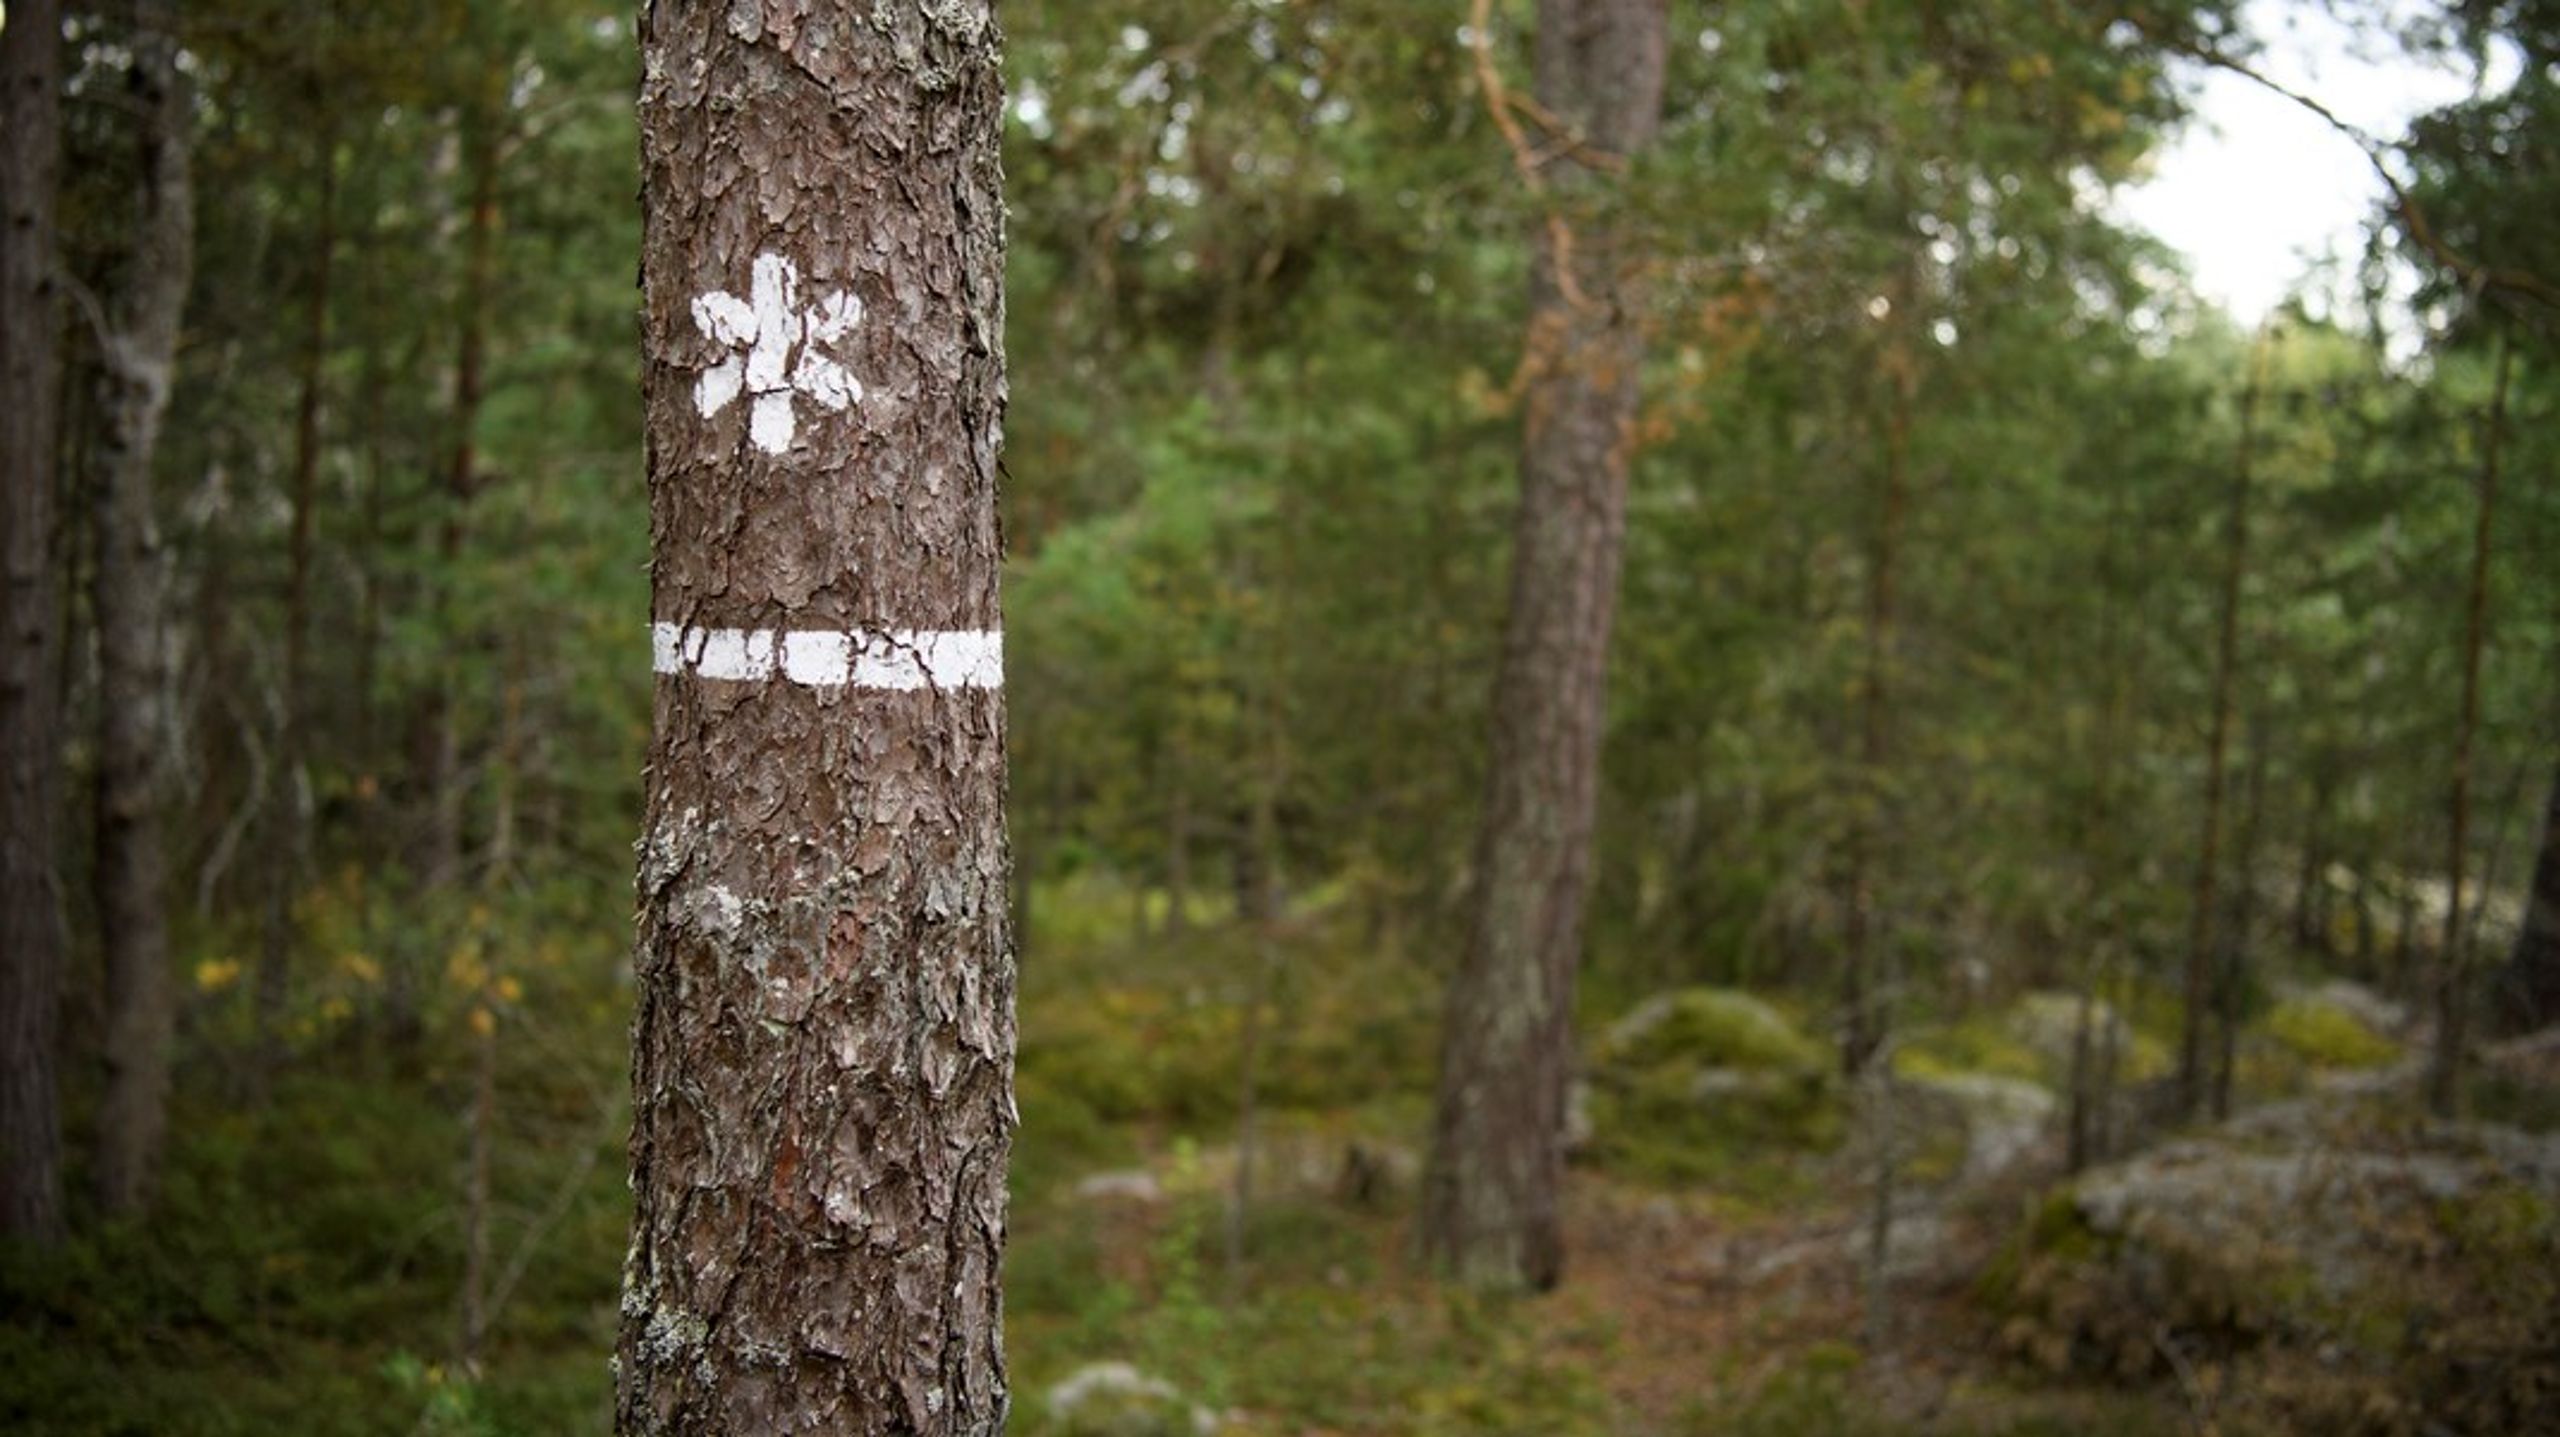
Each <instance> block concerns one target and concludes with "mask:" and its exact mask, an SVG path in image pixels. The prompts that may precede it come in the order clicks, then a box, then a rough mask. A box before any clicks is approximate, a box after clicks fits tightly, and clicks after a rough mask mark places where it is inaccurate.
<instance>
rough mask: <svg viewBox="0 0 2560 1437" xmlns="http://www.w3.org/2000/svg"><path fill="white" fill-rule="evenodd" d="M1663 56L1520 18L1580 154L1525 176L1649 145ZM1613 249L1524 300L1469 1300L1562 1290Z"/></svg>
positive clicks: (1594, 226) (1466, 1237)
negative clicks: (1476, 1295) (1522, 404)
mask: <svg viewBox="0 0 2560 1437" xmlns="http://www.w3.org/2000/svg"><path fill="white" fill-rule="evenodd" d="M1666 43H1667V42H1666V31H1665V20H1664V7H1663V3H1662V0H1540V4H1539V6H1538V36H1537V52H1536V53H1537V60H1536V90H1537V99H1538V102H1539V104H1540V105H1541V106H1542V107H1543V108H1544V109H1545V110H1546V111H1547V113H1548V114H1550V115H1553V116H1555V117H1556V118H1557V119H1558V121H1559V122H1560V123H1561V124H1563V125H1564V126H1566V127H1567V128H1569V129H1570V130H1571V131H1573V132H1574V133H1575V134H1576V135H1577V136H1578V137H1579V140H1580V142H1581V143H1580V144H1579V145H1578V146H1576V147H1574V148H1572V149H1570V150H1567V151H1565V152H1564V153H1562V154H1558V155H1556V156H1554V157H1553V158H1552V159H1550V160H1548V161H1547V162H1546V164H1545V170H1544V171H1543V173H1544V174H1545V175H1547V176H1548V177H1550V178H1551V179H1552V180H1553V181H1554V182H1555V183H1557V184H1559V185H1562V186H1566V187H1569V188H1571V189H1573V190H1587V189H1589V188H1591V186H1590V185H1589V183H1588V182H1589V181H1590V180H1591V179H1592V178H1593V171H1592V170H1591V168H1589V165H1590V163H1591V162H1593V161H1605V160H1606V158H1607V157H1613V156H1624V155H1627V154H1629V153H1632V152H1633V151H1635V150H1637V149H1640V148H1641V147H1643V146H1644V145H1645V144H1646V143H1647V142H1648V141H1650V140H1651V139H1652V137H1653V134H1654V131H1655V130H1656V128H1657V127H1658V126H1659V124H1660V121H1661V102H1662V78H1663V68H1664V63H1665V59H1666V53H1667V52H1666ZM1525 162H1526V161H1525V160H1524V163H1525ZM1604 167H1607V166H1605V164H1604ZM1532 173H1540V172H1538V171H1532ZM1624 249H1625V245H1624V243H1623V242H1622V241H1621V240H1620V239H1619V238H1618V236H1616V235H1615V234H1613V233H1612V232H1611V229H1610V227H1609V226H1608V225H1607V224H1606V223H1605V222H1604V223H1590V224H1584V225H1582V226H1580V228H1579V230H1578V231H1577V230H1576V229H1575V228H1573V227H1569V226H1568V225H1567V224H1566V223H1565V221H1564V220H1563V218H1562V211H1561V210H1559V211H1558V212H1557V218H1556V219H1555V220H1554V221H1553V222H1551V223H1550V224H1549V226H1548V227H1547V229H1546V231H1545V234H1544V236H1543V238H1542V241H1541V244H1540V249H1539V253H1538V259H1537V265H1536V269H1535V272H1534V275H1533V278H1532V281H1531V286H1530V324H1529V341H1528V343H1529V357H1528V360H1527V364H1528V367H1529V373H1528V376H1527V378H1528V384H1527V390H1526V404H1527V414H1526V417H1525V426H1524V427H1525V434H1524V437H1523V442H1522V451H1521V466H1520V510H1519V517H1518V520H1517V524H1516V528H1515V535H1514V549H1513V553H1512V570H1511V609H1510V617H1509V620H1508V622H1507V624H1506V626H1505V630H1504V634H1503V645H1502V660H1501V667H1500V669H1499V671H1498V674H1497V676H1496V679H1495V685H1494V700H1493V702H1494V715H1493V744H1492V753H1491V771H1490V773H1489V775H1488V786H1487V793H1486V797H1485V807H1484V818H1483V827H1482V829H1481V831H1480V832H1479V835H1478V839H1477V847H1476V858H1475V872H1474V881H1473V883H1474V886H1473V890H1472V893H1473V897H1472V908H1473V911H1472V913H1471V915H1470V924H1469V930H1468V937H1467V941H1466V948H1465V952H1464V956H1463V959H1462V961H1461V964H1460V967H1459V969H1458V972H1457V974H1456V976H1455V977H1454V979H1453V981H1452V983H1451V987H1450V991H1449V998H1448V1009H1447V1015H1446V1018H1445V1019H1444V1027H1443V1030H1442V1047H1441V1060H1440V1081H1439V1100H1438V1111H1437V1117H1436V1120H1435V1125H1434V1129H1433V1145H1432V1156H1431V1168H1430V1173H1429V1177H1428V1179H1427V1183H1426V1187H1425V1191H1424V1195H1423V1202H1424V1207H1423V1212H1422V1223H1423V1234H1422V1235H1423V1245H1424V1249H1425V1251H1426V1252H1427V1253H1428V1254H1429V1255H1430V1256H1431V1257H1432V1259H1433V1260H1434V1261H1436V1262H1438V1263H1439V1264H1441V1265H1442V1266H1443V1267H1444V1268H1445V1269H1446V1270H1447V1271H1448V1272H1449V1273H1450V1274H1451V1275H1452V1276H1454V1277H1456V1278H1458V1279H1459V1280H1461V1281H1464V1282H1469V1283H1474V1284H1482V1285H1490V1286H1506V1287H1507V1286H1527V1287H1532V1288H1545V1287H1550V1286H1552V1285H1554V1283H1555V1282H1556V1280H1557V1278H1558V1277H1559V1276H1560V1275H1561V1273H1562V1270H1563V1261H1564V1251H1563V1233H1562V1225H1561V1220H1560V1214H1559V1210H1558V1198H1559V1188H1560V1186H1561V1183H1562V1178H1563V1167H1564V1116H1565V1090H1566V1083H1567V1079H1568V1077H1569V1073H1568V1068H1569V1065H1570V1062H1571V1057H1572V1053H1571V1048H1572V1028H1571V1022H1572V1010H1573V985H1574V972H1575V969H1576V967H1577V966H1578V965H1579V963H1580V961H1581V950H1582V920H1583V908H1584V902H1585V899H1586V896H1587V894H1588V890H1589V882H1590V870H1591V832H1592V816H1593V809H1594V806H1595V803H1596V800H1597V791H1598V778H1599V768H1600V738H1601V727H1602V721H1603V719H1604V717H1605V716H1606V708H1607V672H1608V657H1609V628H1610V622H1611V618H1612V616H1613V615H1614V613H1615V610H1616V606H1617V597H1618V567H1619V559H1620V554H1621V551H1622V548H1623V544H1624V538H1625V530H1626V491H1627V469H1628V465H1629V463H1630V461H1631V460H1632V458H1633V456H1634V451H1635V447H1636V417H1637V401H1638V396H1639V381H1640V377H1641V376H1640V372H1639V371H1640V367H1641V364H1642V360H1643V342H1642V335H1641V326H1640V324H1639V322H1638V318H1637V316H1636V314H1635V313H1634V296H1633V294H1632V293H1631V292H1630V290H1631V286H1630V284H1629V283H1628V281H1627V280H1626V279H1625V278H1624V276H1623V275H1622V274H1621V271H1622V269H1623V268H1624V267H1625V264H1626V260H1627V256H1626V255H1625V253H1624V252H1623V251H1624Z"/></svg>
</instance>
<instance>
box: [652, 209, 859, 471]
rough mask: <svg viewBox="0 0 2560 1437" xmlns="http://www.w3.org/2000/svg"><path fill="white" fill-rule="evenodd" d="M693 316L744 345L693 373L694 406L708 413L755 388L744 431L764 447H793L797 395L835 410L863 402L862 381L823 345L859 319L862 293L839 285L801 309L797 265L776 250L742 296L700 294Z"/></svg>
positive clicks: (760, 263)
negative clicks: (795, 360)
mask: <svg viewBox="0 0 2560 1437" xmlns="http://www.w3.org/2000/svg"><path fill="white" fill-rule="evenodd" d="M693 322H694V324H695V325H696V326H697V327H699V328H700V329H701V330H702V332H703V333H704V334H706V335H708V336H710V338H711V341H712V343H714V344H717V345H719V346H721V347H722V348H724V349H729V350H735V351H739V352H738V353H733V354H730V355H728V356H726V357H725V358H723V359H722V360H721V361H720V362H719V363H717V364H715V365H713V366H711V367H710V368H709V369H707V370H704V371H703V374H702V378H701V379H699V380H697V381H695V383H694V386H693V402H694V405H695V407H696V408H698V409H700V410H701V411H702V414H703V417H704V418H706V419H707V418H709V417H710V416H712V415H714V414H717V413H719V412H720V411H721V410H723V409H726V408H728V407H729V401H731V400H733V399H735V398H737V397H738V395H739V394H740V393H741V392H742V391H743V392H744V393H746V394H748V395H750V396H752V398H753V401H754V407H753V408H751V409H750V410H749V411H748V413H747V436H748V437H749V438H751V439H753V440H754V441H755V445H756V447H757V448H758V449H761V450H763V451H764V452H765V453H767V454H779V453H781V452H782V451H784V450H786V449H788V448H790V447H791V436H792V434H793V433H794V431H796V430H797V428H798V427H799V426H798V424H797V422H796V421H795V420H794V419H793V418H792V413H791V405H792V397H793V396H794V395H798V396H800V397H802V398H805V399H807V400H808V401H809V402H810V403H812V404H815V405H817V406H818V407H819V408H821V409H825V410H830V411H833V412H835V413H838V414H841V413H843V412H844V411H845V410H846V409H848V408H850V407H852V406H853V405H856V404H859V403H861V402H862V381H861V380H859V379H856V378H854V377H853V374H852V372H851V371H849V370H847V369H846V368H845V367H844V366H843V365H842V364H840V363H838V362H836V361H835V360H834V359H831V358H829V357H828V356H827V355H825V354H822V353H820V352H819V351H820V349H821V347H822V346H823V347H828V348H832V347H833V346H834V345H835V343H836V342H837V341H838V340H841V339H843V338H844V337H845V336H846V335H848V334H851V333H852V332H853V327H854V326H855V325H857V324H859V323H861V322H862V301H861V300H858V299H856V298H854V297H853V296H852V295H851V294H848V293H846V292H844V291H843V290H838V291H836V292H835V293H833V294H831V295H828V296H827V297H826V298H824V299H822V300H819V301H817V302H816V303H814V304H812V305H810V306H809V307H808V308H807V309H806V310H803V309H802V308H801V307H800V270H799V267H798V266H796V265H794V264H793V263H792V262H791V261H789V260H787V259H785V258H783V257H782V256H780V255H778V254H760V255H757V256H756V263H755V280H754V283H753V284H752V285H751V286H750V287H749V289H748V293H747V297H746V298H745V299H740V298H739V297H738V296H736V295H734V294H728V293H724V292H722V291H719V290H714V291H712V292H711V293H709V294H705V295H699V296H696V297H695V299H694V301H693ZM794 349H797V350H799V351H800V360H799V363H797V364H794V363H792V361H791V352H792V351H793V350H794Z"/></svg>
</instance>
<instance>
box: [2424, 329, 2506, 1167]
mask: <svg viewBox="0 0 2560 1437" xmlns="http://www.w3.org/2000/svg"><path fill="white" fill-rule="evenodd" d="M2514 362H2515V351H2514V345H2513V341H2512V338H2511V337H2510V335H2509V334H2508V332H2507V330H2506V328H2505V327H2504V326H2501V327H2500V328H2499V330H2498V378H2497V383H2496V385H2495V387H2494V388H2493V390H2492V391H2491V394H2490V398H2489V434H2488V438H2487V440H2486V441H2485V442H2484V443H2483V444H2482V446H2481V451H2480V505H2479V513H2478V519H2477V521H2476V522H2475V523H2474V525H2473V526H2472V531H2471V593H2470V600H2469V603H2468V604H2467V605H2466V606H2465V608H2464V612H2463V625H2462V719H2461V722H2460V724H2459V725H2458V726H2457V727H2456V728H2455V730H2454V741H2453V792H2452V795H2451V800H2450V804H2449V807H2450V808H2451V810H2452V820H2453V821H2452V824H2451V832H2450V834H2449V835H2448V837H2447V841H2446V845H2445V883H2446V894H2445V910H2444V948H2443V951H2442V952H2440V953H2438V954H2437V955H2436V980H2435V1010H2436V1042H2435V1051H2434V1052H2433V1053H2432V1054H2430V1055H2429V1062H2428V1064H2427V1107H2428V1108H2429V1109H2430V1110H2431V1111H2433V1112H2434V1113H2435V1115H2436V1116H2437V1117H2440V1118H2449V1117H2451V1116H2453V1114H2454V1111H2455V1109H2457V1108H2458V1107H2460V1106H2461V1099H2462V1063H2463V1056H2464V1055H2463V1047H2464V1044H2465V1041H2466V1032H2465V1030H2466V1028H2467V1027H2468V1026H2469V1023H2470V1017H2471V982H2470V974H2469V973H2468V972H2467V971H2466V970H2467V969H2468V967H2469V962H2470V956H2471V954H2470V948H2471V934H2470V930H2469V927H2468V926H2467V925H2466V924H2465V922H2464V921H2463V920H2464V919H2465V917H2466V916H2467V915H2465V914H2464V912H2463V911H2462V905H2463V878H2464V876H2465V870H2466V869H2467V868H2468V867H2469V866H2470V854H2471V766H2472V747H2473V739H2474V737H2475V736H2476V735H2477V734H2478V732H2479V729H2480V651H2481V649H2482V647H2483V646H2484V645H2485V643H2486V642H2487V639H2488V634H2489V536H2490V533H2491V527H2492V526H2493V525H2494V524H2495V523H2496V521H2497V513H2498V463H2499V459H2500V457H2501V454H2500V451H2501V450H2502V449H2503V448H2504V446H2505V442H2506V432H2507V378H2508V375H2509V373H2510V371H2511V370H2512V369H2513V368H2514Z"/></svg>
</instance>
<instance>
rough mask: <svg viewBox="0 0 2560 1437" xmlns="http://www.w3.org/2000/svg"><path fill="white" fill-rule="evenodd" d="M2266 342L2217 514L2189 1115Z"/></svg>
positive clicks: (2185, 1110) (2198, 1100)
mask: <svg viewBox="0 0 2560 1437" xmlns="http://www.w3.org/2000/svg"><path fill="white" fill-rule="evenodd" d="M2268 343H2269V341H2268V339H2267V337H2266V336H2264V335H2261V336H2260V337H2259V340H2258V344H2257V353H2256V355H2255V356H2254V357H2253V358H2252V359H2251V361H2250V367H2249V387H2248V389H2247V390H2246V391H2245V392H2243V393H2242V394H2241V396H2240V453H2239V456H2238V459H2237V462H2235V463H2234V464H2233V465H2232V470H2231V486H2230V498H2231V507H2230V510H2229V512H2228V513H2227V514H2226V515H2225V516H2224V519H2223V562H2222V601H2221V606H2220V619H2219V624H2218V629H2217V635H2216V639H2215V644H2214V658H2213V728H2212V736H2211V738H2210V739H2209V740H2208V741H2207V747H2206V753H2205V782H2204V832H2203V835H2202V836H2201V837H2199V838H2198V839H2197V841H2196V878H2195V889H2194V896H2193V898H2192V900H2191V902H2190V908H2189V912H2188V929H2187V974H2186V989H2185V998H2186V1004H2185V1007H2186V1011H2185V1015H2184V1019H2185V1021H2184V1023H2183V1025H2182V1026H2181V1028H2180V1032H2179V1044H2178V1109H2179V1111H2180V1113H2182V1114H2186V1115H2192V1114H2194V1112H2195V1111H2196V1109H2197V1108H2198V1107H2200V1106H2201V1105H2202V1104H2203V1102H2204V1098H2205V1089H2206V1085H2207V1082H2208V1076H2209V1075H2208V1074H2207V1071H2206V1053H2205V1039H2206V1034H2207V1033H2208V1032H2209V1031H2210V1027H2211V1024H2212V1020H2213V969H2214V964H2213V955H2214V947H2213V930H2214V917H2215V908H2214V904H2215V899H2214V891H2215V882H2216V880H2217V879H2218V878H2219V877H2220V876H2221V875H2220V872H2219V867H2220V862H2221V847H2222V790H2223V779H2224V769H2225V767H2226V765H2227V761H2228V758H2229V750H2230V746H2231V697H2232V690H2233V688H2234V687H2235V685H2236V681H2237V679H2238V676H2239V656H2240V588H2241V581H2242V579H2243V578H2244V577H2246V575H2247V573H2248V569H2249V486H2250V472H2249V471H2250V467H2251V465H2252V464H2253V463H2255V462H2256V454H2255V450H2256V445H2257V439H2258V391H2259V388H2260V386H2261V384H2262V383H2263V382H2264V376H2265V371H2266V359H2267V347H2268Z"/></svg>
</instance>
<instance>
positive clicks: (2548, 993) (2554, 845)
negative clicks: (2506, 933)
mask: <svg viewBox="0 0 2560 1437" xmlns="http://www.w3.org/2000/svg"><path fill="white" fill-rule="evenodd" d="M2525 901H2526V908H2525V916H2524V927H2523V928H2522V929H2521V930H2519V931H2518V932H2517V934H2516V946H2515V951H2514V952H2513V953H2512V954H2510V955H2508V958H2507V971H2506V973H2505V974H2504V975H2503V978H2502V981H2501V982H2500V985H2499V987H2500V992H2501V997H2502V998H2503V999H2504V1001H2503V1002H2502V1003H2501V1005H2500V1008H2501V1013H2500V1016H2501V1018H2502V1020H2503V1022H2504V1025H2505V1026H2506V1027H2507V1028H2508V1029H2510V1030H2512V1031H2515V1032H2527V1031H2530V1030H2532V1029H2535V1028H2542V1027H2547V1026H2549V1025H2550V1024H2553V1023H2560V772H2555V773H2553V774H2552V776H2551V796H2550V797H2549V798H2548V799H2546V800H2544V802H2543V806H2542V848H2541V853H2540V856H2539V857H2537V858H2536V859H2535V860H2534V864H2533V888H2532V891H2531V893H2530V894H2529V896H2528V897H2527V898H2526V900H2525Z"/></svg>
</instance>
